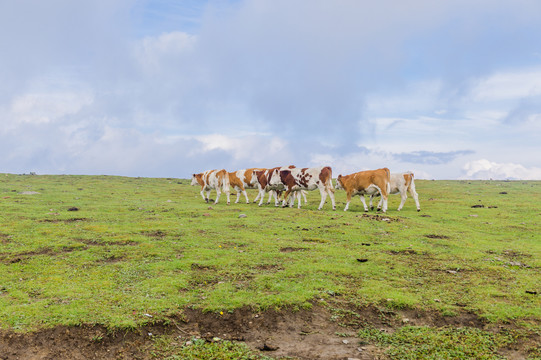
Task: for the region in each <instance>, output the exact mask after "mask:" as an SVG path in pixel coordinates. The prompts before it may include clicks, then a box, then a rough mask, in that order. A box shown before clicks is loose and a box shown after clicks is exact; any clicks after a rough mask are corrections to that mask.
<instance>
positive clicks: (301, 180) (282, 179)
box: [270, 166, 336, 210]
mask: <svg viewBox="0 0 541 360" xmlns="http://www.w3.org/2000/svg"><path fill="white" fill-rule="evenodd" d="M270 184H271V185H276V184H281V185H282V186H284V188H285V190H286V192H285V194H284V200H283V202H282V206H286V201H288V197H289V195H290V194H291V192H296V191H302V190H309V191H311V190H315V189H319V192H320V193H321V202H320V203H319V207H318V210H321V209H322V208H323V204H325V200H326V199H327V194H328V195H329V196H330V198H331V202H332V208H333V210H335V209H336V204H335V202H334V189H333V186H332V169H331V167H330V166H324V167H315V168H303V169H298V168H294V169H280V170H274V171H273V173H272V174H271V179H270ZM297 196H298V200H299V201H298V207H299V208H300V207H301V201H300V194H297ZM292 200H294V199H292ZM289 206H293V202H291V201H290V203H289Z"/></svg>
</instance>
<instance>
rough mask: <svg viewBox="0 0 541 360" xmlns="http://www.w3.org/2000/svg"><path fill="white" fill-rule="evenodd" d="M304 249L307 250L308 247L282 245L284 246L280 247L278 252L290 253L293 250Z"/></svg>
mask: <svg viewBox="0 0 541 360" xmlns="http://www.w3.org/2000/svg"><path fill="white" fill-rule="evenodd" d="M306 250H308V249H307V248H300V247H284V248H281V249H280V252H283V253H290V252H295V251H306Z"/></svg>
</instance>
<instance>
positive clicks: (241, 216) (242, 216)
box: [239, 214, 248, 218]
mask: <svg viewBox="0 0 541 360" xmlns="http://www.w3.org/2000/svg"><path fill="white" fill-rule="evenodd" d="M245 217H248V215H246V214H240V215H239V218H245Z"/></svg>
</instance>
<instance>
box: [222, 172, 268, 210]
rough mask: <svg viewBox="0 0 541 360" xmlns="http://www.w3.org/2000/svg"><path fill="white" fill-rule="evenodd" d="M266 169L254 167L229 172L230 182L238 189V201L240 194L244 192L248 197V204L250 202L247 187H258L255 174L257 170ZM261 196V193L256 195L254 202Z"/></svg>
mask: <svg viewBox="0 0 541 360" xmlns="http://www.w3.org/2000/svg"><path fill="white" fill-rule="evenodd" d="M260 170H264V169H260V168H252V169H243V170H237V171H234V172H230V173H229V183H230V185H231V187H233V188H234V189H235V190H236V191H237V201H235V204H236V203H238V202H239V199H240V194H241V193H242V194H243V195H244V197H245V198H246V204H249V203H250V200H248V195H247V194H246V189H254V188H256V187H257V178H256V176H255V171H260ZM257 198H259V195H258V196H257V197H256V199H255V200H254V202H255V201H256V200H257Z"/></svg>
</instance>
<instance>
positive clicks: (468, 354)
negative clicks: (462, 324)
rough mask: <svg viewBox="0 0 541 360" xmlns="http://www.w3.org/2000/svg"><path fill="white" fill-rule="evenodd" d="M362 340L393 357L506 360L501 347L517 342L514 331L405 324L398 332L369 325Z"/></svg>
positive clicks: (360, 332) (362, 331)
mask: <svg viewBox="0 0 541 360" xmlns="http://www.w3.org/2000/svg"><path fill="white" fill-rule="evenodd" d="M359 337H360V339H361V341H368V342H375V343H376V344H378V345H379V346H381V347H384V348H386V354H387V355H388V356H389V357H390V358H391V359H412V360H415V359H434V360H435V359H438V360H443V359H449V360H451V359H503V357H502V356H500V355H498V353H497V351H498V349H499V348H501V347H503V346H505V345H509V344H511V343H512V342H513V337H512V335H510V334H493V333H489V332H486V331H481V330H478V329H472V328H458V329H456V328H441V329H433V328H429V327H419V326H404V327H402V328H400V329H399V330H398V331H396V332H395V333H394V334H388V333H386V332H383V331H381V330H377V329H373V328H365V329H362V330H361V331H359Z"/></svg>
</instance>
